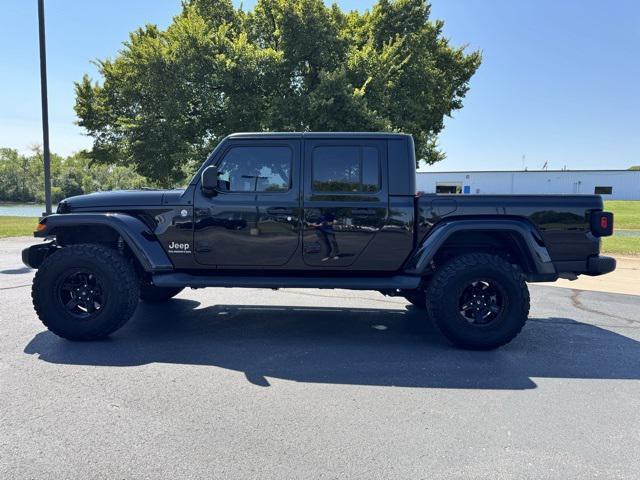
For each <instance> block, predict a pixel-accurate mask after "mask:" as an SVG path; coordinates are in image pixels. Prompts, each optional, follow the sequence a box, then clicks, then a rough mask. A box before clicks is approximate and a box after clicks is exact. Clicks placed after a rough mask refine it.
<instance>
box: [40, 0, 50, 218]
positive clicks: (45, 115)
mask: <svg viewBox="0 0 640 480" xmlns="http://www.w3.org/2000/svg"><path fill="white" fill-rule="evenodd" d="M38 31H39V35H40V94H41V97H42V155H43V159H44V203H45V212H44V215H45V216H47V215H51V153H50V152H49V106H48V104H49V99H48V96H47V44H46V41H45V32H44V0H38Z"/></svg>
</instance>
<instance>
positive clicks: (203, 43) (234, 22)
mask: <svg viewBox="0 0 640 480" xmlns="http://www.w3.org/2000/svg"><path fill="white" fill-rule="evenodd" d="M429 16H430V5H429V3H428V2H427V1H426V0H396V1H391V0H379V1H378V3H377V4H376V5H375V6H374V7H373V9H372V10H371V11H365V12H356V11H352V12H348V13H346V12H343V11H341V10H340V8H339V7H338V6H337V5H335V4H334V5H333V6H330V7H328V6H326V5H325V4H324V2H323V1H322V0H258V1H257V2H256V5H255V7H254V8H253V10H251V11H244V10H242V9H236V8H234V6H233V4H232V3H231V0H185V1H184V2H183V6H182V11H181V12H180V14H178V15H177V16H176V17H175V18H174V19H173V22H172V23H171V25H170V26H169V27H168V28H167V29H166V30H161V29H159V28H158V27H157V26H155V25H147V26H145V27H143V28H140V29H138V30H136V31H134V32H132V33H131V34H130V36H129V40H128V41H127V42H125V43H124V47H123V49H122V50H121V51H120V52H119V53H118V55H117V56H116V57H115V58H114V59H106V60H100V61H98V62H97V63H98V66H99V71H100V75H101V77H102V78H101V79H100V81H99V82H94V81H92V80H91V79H90V78H89V77H88V76H86V75H85V77H84V78H83V79H82V81H80V82H78V83H77V84H76V106H75V109H76V113H77V115H78V118H79V122H78V123H79V125H81V126H82V127H84V128H85V129H86V130H87V132H88V134H89V135H90V136H91V137H93V140H94V144H93V150H92V152H91V155H92V157H93V158H94V159H96V160H98V161H103V162H114V161H117V162H121V163H123V164H126V165H132V166H133V167H134V168H135V170H136V171H137V172H138V173H140V174H141V175H144V176H146V177H148V178H150V179H152V180H154V181H156V182H160V183H164V184H171V183H175V182H177V181H180V180H181V179H182V178H184V176H185V175H186V173H187V172H189V171H192V170H193V169H194V168H195V166H196V165H199V164H200V163H201V162H202V161H203V158H204V156H205V155H206V154H207V153H208V152H209V151H210V150H211V149H212V148H213V147H215V145H216V144H217V143H218V142H219V141H220V140H221V139H222V138H223V137H224V136H225V135H228V134H229V133H232V132H241V131H402V132H406V133H411V134H413V136H414V139H415V141H416V149H417V157H418V159H420V160H423V161H425V162H427V163H434V162H436V161H438V160H441V159H442V158H443V153H442V152H440V151H439V150H438V147H437V135H438V133H439V132H440V131H441V130H442V128H443V126H444V124H443V121H444V117H445V116H447V115H451V114H452V112H453V111H455V110H457V109H460V108H462V100H463V98H464V96H465V94H466V93H467V91H468V88H469V81H470V79H471V77H472V75H473V74H474V73H475V71H476V70H477V68H478V67H479V65H480V60H481V58H480V53H479V52H470V53H467V52H466V50H465V47H464V46H463V47H453V46H451V45H450V43H449V41H448V40H447V39H446V38H445V37H444V36H443V33H442V28H443V22H442V21H439V20H438V21H431V20H430V19H429Z"/></svg>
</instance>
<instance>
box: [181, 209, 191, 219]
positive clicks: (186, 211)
mask: <svg viewBox="0 0 640 480" xmlns="http://www.w3.org/2000/svg"><path fill="white" fill-rule="evenodd" d="M187 215H189V211H188V210H186V209H182V210H180V216H181V217H183V218H184V217H186V216H187Z"/></svg>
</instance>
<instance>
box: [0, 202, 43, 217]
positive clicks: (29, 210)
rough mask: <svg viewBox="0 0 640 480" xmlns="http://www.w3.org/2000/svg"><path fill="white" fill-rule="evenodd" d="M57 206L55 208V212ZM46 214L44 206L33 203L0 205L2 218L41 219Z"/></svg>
mask: <svg viewBox="0 0 640 480" xmlns="http://www.w3.org/2000/svg"><path fill="white" fill-rule="evenodd" d="M55 209H56V206H55V205H54V206H53V210H54V211H55ZM42 212H44V205H35V204H33V203H0V217H7V216H12V217H39V216H40V215H42Z"/></svg>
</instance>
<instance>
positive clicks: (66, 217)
mask: <svg viewBox="0 0 640 480" xmlns="http://www.w3.org/2000/svg"><path fill="white" fill-rule="evenodd" d="M40 224H41V225H44V228H41V227H40V228H39V229H38V231H36V233H35V236H36V237H49V236H53V235H55V234H56V230H57V229H60V228H69V227H82V226H89V227H91V226H98V225H99V226H104V227H108V228H111V229H113V230H114V231H115V232H117V233H118V235H120V237H121V238H122V240H123V241H124V242H125V243H126V244H127V246H128V247H129V249H130V250H131V251H132V252H133V254H134V255H135V257H136V258H137V259H138V261H139V262H140V265H141V266H142V268H143V269H144V270H145V271H147V272H152V273H154V272H166V271H168V270H173V264H172V263H171V260H170V259H169V257H168V256H167V253H166V252H165V251H164V249H163V248H162V246H161V245H160V242H159V241H158V240H157V238H156V236H155V235H154V234H153V232H152V231H151V230H150V229H149V227H147V225H145V223H144V222H142V221H141V220H140V219H138V218H136V217H133V216H131V215H126V214H123V213H67V214H62V215H59V214H54V215H49V216H48V217H45V218H43V219H42V220H41V221H40ZM96 240H99V239H96Z"/></svg>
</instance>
